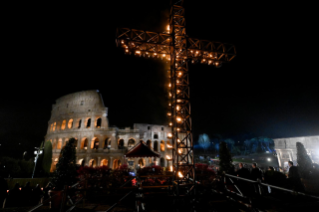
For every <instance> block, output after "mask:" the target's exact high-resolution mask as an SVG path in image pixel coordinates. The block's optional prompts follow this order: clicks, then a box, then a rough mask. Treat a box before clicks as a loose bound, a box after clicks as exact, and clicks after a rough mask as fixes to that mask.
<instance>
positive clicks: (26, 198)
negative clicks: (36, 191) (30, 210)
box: [20, 182, 32, 206]
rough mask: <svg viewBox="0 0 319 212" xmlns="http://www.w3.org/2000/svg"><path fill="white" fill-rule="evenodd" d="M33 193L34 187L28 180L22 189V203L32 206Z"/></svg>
mask: <svg viewBox="0 0 319 212" xmlns="http://www.w3.org/2000/svg"><path fill="white" fill-rule="evenodd" d="M31 195H32V188H31V186H30V182H27V183H26V184H25V186H24V187H23V188H22V190H21V200H20V201H21V205H23V206H30V205H31V203H30V201H31Z"/></svg>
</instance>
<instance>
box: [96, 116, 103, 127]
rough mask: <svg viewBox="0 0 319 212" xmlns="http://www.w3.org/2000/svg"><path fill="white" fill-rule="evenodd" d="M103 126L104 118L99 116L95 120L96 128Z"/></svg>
mask: <svg viewBox="0 0 319 212" xmlns="http://www.w3.org/2000/svg"><path fill="white" fill-rule="evenodd" d="M101 126H102V119H101V118H98V119H97V120H96V122H95V127H96V128H101Z"/></svg>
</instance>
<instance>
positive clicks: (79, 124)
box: [76, 119, 82, 129]
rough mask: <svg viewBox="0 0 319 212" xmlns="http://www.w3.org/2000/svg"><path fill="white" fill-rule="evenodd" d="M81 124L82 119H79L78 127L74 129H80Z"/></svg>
mask: <svg viewBox="0 0 319 212" xmlns="http://www.w3.org/2000/svg"><path fill="white" fill-rule="evenodd" d="M81 124H82V119H79V121H78V125H77V126H76V128H78V129H80V128H81Z"/></svg>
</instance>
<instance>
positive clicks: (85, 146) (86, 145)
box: [81, 137, 88, 149]
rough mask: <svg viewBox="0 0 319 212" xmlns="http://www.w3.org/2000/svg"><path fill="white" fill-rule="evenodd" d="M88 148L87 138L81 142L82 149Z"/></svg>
mask: <svg viewBox="0 0 319 212" xmlns="http://www.w3.org/2000/svg"><path fill="white" fill-rule="evenodd" d="M87 148H88V139H87V138H86V137H84V138H82V141H81V149H87Z"/></svg>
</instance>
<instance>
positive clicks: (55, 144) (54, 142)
mask: <svg viewBox="0 0 319 212" xmlns="http://www.w3.org/2000/svg"><path fill="white" fill-rule="evenodd" d="M56 147H57V143H56V139H54V140H53V143H52V149H56Z"/></svg>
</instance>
